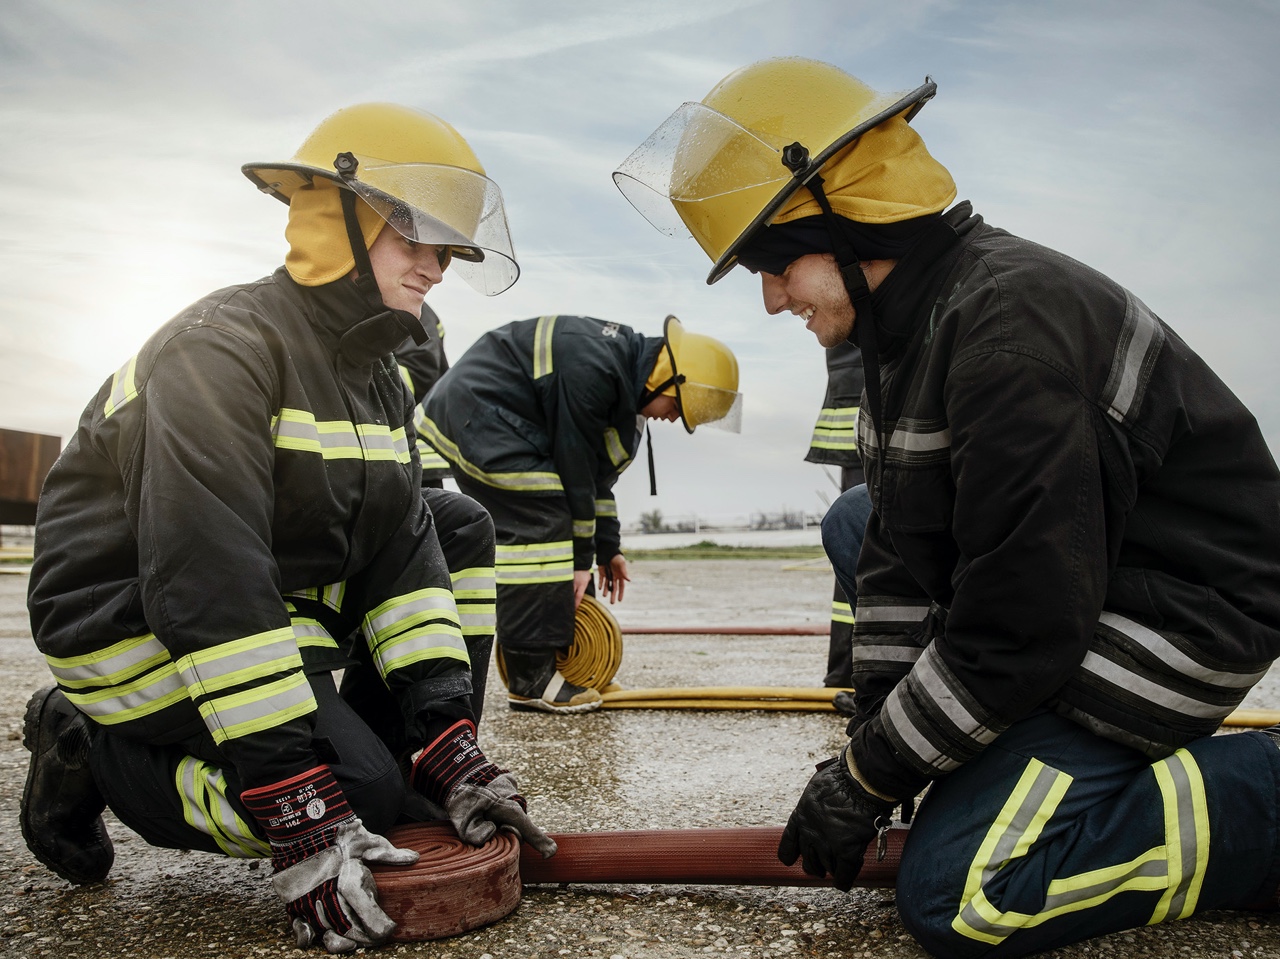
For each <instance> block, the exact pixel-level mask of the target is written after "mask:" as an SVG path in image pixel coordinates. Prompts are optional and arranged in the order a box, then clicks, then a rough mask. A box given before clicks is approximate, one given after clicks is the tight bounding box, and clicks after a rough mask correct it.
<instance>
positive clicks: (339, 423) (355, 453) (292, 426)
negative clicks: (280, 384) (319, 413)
mask: <svg viewBox="0 0 1280 959" xmlns="http://www.w3.org/2000/svg"><path fill="white" fill-rule="evenodd" d="M271 432H272V435H273V436H274V438H275V439H274V441H275V445H276V446H277V447H279V448H280V449H291V450H300V451H302V452H306V453H319V454H320V455H321V456H322V457H323V458H324V459H327V460H341V459H364V460H369V461H375V460H377V461H395V462H400V463H407V462H409V441H408V438H407V437H406V435H405V431H404V427H402V426H401V427H397V428H396V429H394V430H393V429H391V428H390V427H389V426H386V425H384V424H381V423H357V424H353V423H351V422H350V421H349V420H329V421H325V420H317V419H316V418H315V416H314V415H313V414H311V413H308V412H307V411H306V410H292V409H287V408H284V409H281V410H280V412H279V413H277V414H276V415H275V416H274V417H273V418H272V422H271Z"/></svg>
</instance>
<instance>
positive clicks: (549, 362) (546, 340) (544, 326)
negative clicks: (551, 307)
mask: <svg viewBox="0 0 1280 959" xmlns="http://www.w3.org/2000/svg"><path fill="white" fill-rule="evenodd" d="M555 326H556V318H555V317H554V316H540V317H538V325H537V327H535V328H534V331H533V378H534V379H535V380H540V379H542V377H544V376H549V375H550V374H551V373H554V372H555V363H554V354H553V352H552V349H551V334H552V332H553V331H554V330H555Z"/></svg>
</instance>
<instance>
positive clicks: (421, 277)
mask: <svg viewBox="0 0 1280 959" xmlns="http://www.w3.org/2000/svg"><path fill="white" fill-rule="evenodd" d="M441 250H442V248H441V247H438V246H432V245H430V244H428V243H415V242H413V241H412V240H406V239H405V238H404V237H403V236H401V235H400V234H399V233H397V232H396V230H395V229H394V228H393V227H390V226H387V227H385V228H383V230H382V232H381V233H379V234H378V238H377V239H376V240H374V241H373V245H372V246H370V247H369V263H370V265H371V266H372V267H373V275H374V277H375V278H376V279H377V281H378V291H379V292H380V293H381V294H382V302H383V303H385V304H386V305H387V306H389V307H391V308H392V309H393V310H404V311H405V312H406V313H412V314H413V315H414V316H417V315H418V313H419V312H420V311H421V310H422V300H423V298H424V297H426V295H427V292H428V291H429V290H430V289H431V288H432V287H433V286H435V285H436V284H437V283H439V282H440V281H441V280H443V279H444V269H443V267H442V266H441V260H442V259H444V260H445V262H446V263H447V262H448V259H447V255H446V256H445V257H442V256H441Z"/></svg>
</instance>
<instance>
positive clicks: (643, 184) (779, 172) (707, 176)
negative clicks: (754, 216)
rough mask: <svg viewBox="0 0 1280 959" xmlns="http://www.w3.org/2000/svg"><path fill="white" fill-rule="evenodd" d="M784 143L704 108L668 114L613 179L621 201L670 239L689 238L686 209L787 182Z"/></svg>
mask: <svg viewBox="0 0 1280 959" xmlns="http://www.w3.org/2000/svg"><path fill="white" fill-rule="evenodd" d="M784 146H786V144H784V143H775V142H773V141H772V139H771V138H770V137H768V136H766V135H764V134H761V133H757V132H755V131H752V130H748V129H747V128H746V127H743V126H740V125H739V124H738V123H737V122H735V121H734V120H732V119H730V118H729V117H727V116H725V115H724V114H723V113H720V112H719V111H717V110H713V109H711V108H710V107H708V106H706V105H705V104H702V103H685V104H683V105H681V106H680V108H679V109H677V110H676V112H675V113H673V114H671V116H669V117H668V118H667V119H666V120H665V121H664V122H663V124H662V125H661V126H660V127H658V129H656V130H655V131H654V132H653V133H652V134H651V135H650V136H649V138H648V139H647V140H645V141H644V143H642V144H640V146H638V147H636V149H635V150H634V151H633V152H632V154H631V155H630V156H629V157H627V158H626V159H625V160H623V161H622V163H621V164H620V165H619V166H618V169H617V170H615V171H614V173H613V182H614V183H615V184H617V187H618V189H619V190H621V191H622V195H623V196H625V197H626V198H627V200H628V201H629V202H630V203H631V205H632V206H634V207H635V208H636V210H637V211H638V212H639V213H640V215H641V216H643V217H644V218H645V219H646V220H648V221H649V222H650V223H652V224H653V225H654V226H655V227H657V228H658V230H660V231H661V232H663V233H665V234H667V235H668V236H690V235H693V231H694V230H695V229H696V227H694V226H692V225H691V224H690V222H689V218H688V217H689V213H688V212H686V214H685V215H683V216H682V215H681V214H680V213H678V212H677V207H680V206H683V207H685V208H686V211H688V210H690V209H691V208H690V207H689V205H690V204H698V203H701V202H704V201H707V200H714V199H716V198H718V197H723V196H726V195H729V194H733V193H738V192H741V191H744V190H752V189H758V188H760V187H762V186H766V185H775V192H776V190H777V189H780V188H781V187H782V186H783V185H784V184H785V183H786V182H787V181H788V180H790V179H791V171H790V170H788V169H787V168H786V167H785V166H784V165H783V163H782V148H783V147H784Z"/></svg>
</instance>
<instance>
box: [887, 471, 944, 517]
mask: <svg viewBox="0 0 1280 959" xmlns="http://www.w3.org/2000/svg"><path fill="white" fill-rule="evenodd" d="M880 484H881V489H880V504H879V509H880V524H881V525H882V526H883V527H884V528H885V529H889V530H897V531H898V532H902V533H937V532H942V531H943V530H947V529H950V527H951V516H952V511H953V508H954V506H955V484H954V483H953V482H952V480H951V470H950V469H949V468H948V467H947V466H945V465H940V466H924V467H913V468H910V469H907V468H903V467H900V466H886V467H885V468H884V472H883V474H882V475H881V478H880Z"/></svg>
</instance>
